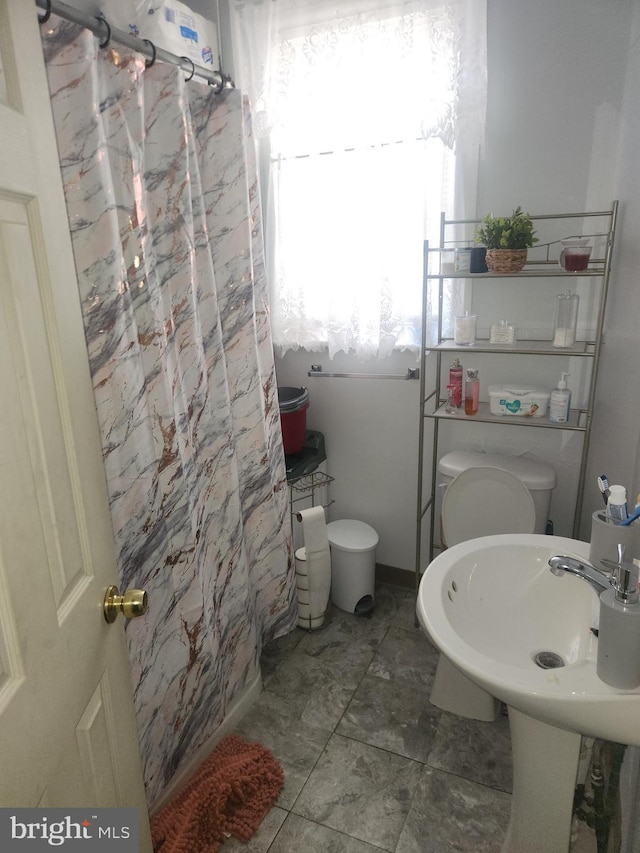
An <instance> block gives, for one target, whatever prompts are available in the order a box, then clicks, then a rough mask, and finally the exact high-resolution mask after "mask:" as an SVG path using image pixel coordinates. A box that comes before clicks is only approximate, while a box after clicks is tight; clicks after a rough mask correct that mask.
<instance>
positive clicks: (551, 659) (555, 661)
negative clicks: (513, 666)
mask: <svg viewBox="0 0 640 853" xmlns="http://www.w3.org/2000/svg"><path fill="white" fill-rule="evenodd" d="M533 660H534V662H535V663H536V665H537V666H539V667H540V668H541V669H558V667H561V666H564V661H563V660H562V658H561V657H560V655H557V654H556V653H555V652H538V654H537V655H536V656H535V657H534V659H533Z"/></svg>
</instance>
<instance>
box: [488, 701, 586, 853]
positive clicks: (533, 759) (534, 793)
mask: <svg viewBox="0 0 640 853" xmlns="http://www.w3.org/2000/svg"><path fill="white" fill-rule="evenodd" d="M509 728H510V730H511V744H512V750H513V799H512V802H511V820H510V822H509V828H508V829H507V837H506V839H505V842H504V845H503V847H502V853H567V850H568V849H569V840H570V835H571V819H572V811H573V796H574V791H575V786H576V776H577V772H578V760H579V757H580V744H581V740H582V738H581V736H580V735H579V734H575V733H574V732H567V731H565V730H564V729H559V728H556V727H555V726H550V725H548V724H547V723H541V722H540V721H539V720H534V719H533V717H528V716H527V715H526V714H523V713H521V712H520V711H516V710H515V708H511V707H509Z"/></svg>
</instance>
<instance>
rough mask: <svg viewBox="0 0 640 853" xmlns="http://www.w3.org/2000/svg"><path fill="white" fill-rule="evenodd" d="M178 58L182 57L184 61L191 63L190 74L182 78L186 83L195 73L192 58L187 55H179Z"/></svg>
mask: <svg viewBox="0 0 640 853" xmlns="http://www.w3.org/2000/svg"><path fill="white" fill-rule="evenodd" d="M180 59H184V61H185V62H190V63H191V74H189V76H188V77H185V78H184V81H185V83H188V82H189V80H191V79H192V78H193V75H194V74H195V73H196V66H195V65H194V64H193V59H191V58H190V57H188V56H181V57H180Z"/></svg>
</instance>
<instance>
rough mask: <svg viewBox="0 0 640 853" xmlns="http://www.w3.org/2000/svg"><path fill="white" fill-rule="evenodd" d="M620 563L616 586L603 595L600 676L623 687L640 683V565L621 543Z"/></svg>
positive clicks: (599, 642)
mask: <svg viewBox="0 0 640 853" xmlns="http://www.w3.org/2000/svg"><path fill="white" fill-rule="evenodd" d="M618 554H619V565H618V567H617V568H616V569H614V580H613V581H612V588H611V589H607V590H605V591H604V592H603V593H602V594H601V595H600V624H599V630H598V658H597V663H596V672H597V674H598V678H600V679H601V680H602V681H604V682H605V683H606V684H609V685H611V687H617V688H618V689H620V690H634V689H635V688H636V687H640V603H639V599H638V567H637V566H636V565H635V564H634V563H627V562H625V561H624V546H623V545H618Z"/></svg>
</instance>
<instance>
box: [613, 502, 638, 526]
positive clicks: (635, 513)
mask: <svg viewBox="0 0 640 853" xmlns="http://www.w3.org/2000/svg"><path fill="white" fill-rule="evenodd" d="M636 518H640V505H639V504H636V508H635V510H634V511H633V513H632V514H631V515H630V516H629V518H625V520H624V521H621V522H619V524H618V526H619V527H628V526H629V525H630V524H631V522H632V521H635V520H636Z"/></svg>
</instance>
